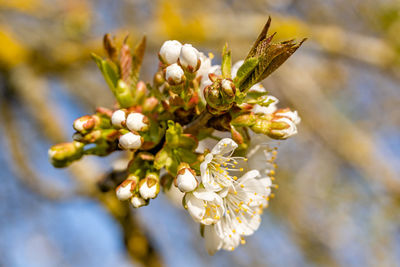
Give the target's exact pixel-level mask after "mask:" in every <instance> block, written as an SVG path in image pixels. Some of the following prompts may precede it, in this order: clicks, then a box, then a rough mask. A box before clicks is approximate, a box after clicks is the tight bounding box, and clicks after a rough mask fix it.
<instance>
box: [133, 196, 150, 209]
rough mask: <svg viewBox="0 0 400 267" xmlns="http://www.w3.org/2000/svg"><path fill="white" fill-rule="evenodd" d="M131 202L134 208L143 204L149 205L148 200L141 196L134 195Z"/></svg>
mask: <svg viewBox="0 0 400 267" xmlns="http://www.w3.org/2000/svg"><path fill="white" fill-rule="evenodd" d="M131 204H132V206H133V207H134V208H140V207H142V206H145V205H147V201H146V200H144V199H143V198H141V197H140V196H133V197H132V198H131Z"/></svg>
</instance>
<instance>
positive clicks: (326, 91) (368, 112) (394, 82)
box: [0, 0, 400, 267]
mask: <svg viewBox="0 0 400 267" xmlns="http://www.w3.org/2000/svg"><path fill="white" fill-rule="evenodd" d="M268 15H271V17H272V31H277V32H278V34H277V36H276V37H277V40H283V39H291V38H297V39H300V38H303V37H308V38H309V40H308V41H307V42H306V43H305V44H304V45H303V46H302V47H301V48H300V49H299V50H298V51H297V52H296V53H295V54H294V55H293V56H292V57H291V58H290V59H289V60H288V61H287V62H286V63H285V64H284V65H283V66H282V67H281V68H279V69H278V70H277V71H276V72H275V73H274V74H273V75H272V76H270V77H269V78H268V79H267V80H266V81H265V82H264V86H265V87H266V88H267V89H268V90H269V91H270V93H271V94H272V95H274V96H277V97H278V98H279V99H280V100H281V103H280V105H281V106H282V107H285V106H289V107H291V108H293V109H296V110H298V111H299V114H300V116H301V117H302V124H301V125H300V128H299V134H298V135H297V136H295V137H293V138H291V139H290V140H288V141H285V142H282V143H281V144H280V147H279V153H278V160H277V163H278V170H277V174H276V176H277V184H279V190H277V191H276V192H275V195H276V197H275V198H274V199H273V200H272V201H271V203H270V207H269V208H268V209H267V210H266V211H265V213H264V215H263V222H262V224H261V227H260V229H259V230H258V231H257V232H256V233H255V234H254V235H253V236H251V237H249V238H248V240H247V244H246V245H244V246H240V247H239V248H238V249H237V250H235V251H234V252H225V251H221V252H219V253H217V254H216V255H215V256H212V257H211V256H208V254H207V253H206V251H205V249H204V242H203V240H202V238H201V237H200V235H199V232H198V225H197V224H195V223H194V222H193V221H192V220H191V218H190V216H188V214H187V213H186V212H185V211H184V210H182V209H181V207H180V206H179V205H176V204H174V201H170V198H168V197H167V196H165V195H164V194H160V195H159V197H158V198H157V199H156V200H153V201H152V202H151V205H149V206H147V207H144V208H140V209H139V210H135V211H133V210H131V209H130V208H129V206H128V205H126V203H122V202H119V201H117V200H116V198H115V196H114V192H112V191H110V192H101V191H100V190H99V187H98V186H97V183H98V181H101V180H102V179H104V177H105V176H107V175H109V174H110V171H111V169H112V168H111V166H112V165H116V164H117V163H118V159H119V158H120V157H121V156H123V155H122V154H118V153H116V154H113V155H111V157H107V158H101V159H98V158H95V157H86V158H85V159H84V160H83V161H81V162H79V163H74V164H73V165H72V166H71V167H70V168H67V169H62V170H59V169H54V168H53V167H52V166H51V165H50V163H49V162H48V159H47V149H48V148H49V147H50V146H51V145H52V144H55V143H58V142H63V141H68V140H71V135H72V133H73V129H72V122H73V120H74V119H75V118H76V117H79V116H82V115H85V114H91V113H93V112H94V109H95V107H97V106H105V107H112V105H113V97H112V94H111V93H110V92H109V91H108V88H107V86H106V83H105V82H104V81H103V78H102V77H101V74H100V71H98V70H97V67H96V65H95V63H94V62H92V61H91V59H90V52H96V53H98V54H101V55H104V53H103V51H102V47H101V46H102V36H103V35H104V34H105V33H107V32H110V33H112V34H114V35H116V36H118V37H119V39H122V38H123V37H124V36H125V35H126V34H128V33H129V38H130V39H129V40H130V41H131V42H132V43H133V42H137V41H138V40H139V39H140V38H141V36H142V35H143V34H146V35H147V38H148V39H147V40H148V47H147V52H146V56H145V62H144V68H143V69H142V79H144V80H149V79H151V78H152V75H153V73H154V71H155V70H156V69H157V52H158V49H159V47H160V46H161V44H162V43H163V41H165V40H168V39H177V40H179V41H181V42H183V43H184V42H188V43H191V44H193V45H194V46H195V47H196V48H198V49H199V50H202V51H203V52H206V53H207V52H212V53H214V55H215V56H216V57H215V59H214V64H217V63H219V62H220V57H219V54H220V52H221V49H222V46H223V45H224V43H225V42H228V43H229V45H230V48H231V49H232V52H233V59H234V61H236V60H239V59H242V58H243V57H245V55H246V54H247V52H248V49H249V48H250V46H251V44H252V42H253V41H254V40H255V39H256V37H257V35H258V33H259V32H260V31H261V29H262V26H263V25H264V23H265V22H266V20H267V18H268ZM399 33H400V2H399V1H397V0H380V1H376V0H352V1H344V0H326V1H319V0H301V1H300V0H246V1H240V0H224V1H215V0H203V1H186V0H157V1H145V0H118V1H117V0H114V1H112V0H97V1H95V0H68V1H64V0H0V93H1V98H0V108H1V110H0V182H1V186H0V266H7V267H18V266H24V267H25V266H29V267H31V266H32V267H36V266H38V267H39V266H40V267H46V266H85V267H86V266H96V267H102V266H188V265H190V266H206V265H207V266H399V265H400V212H399V208H400V175H399V172H400V161H399V158H400V85H399V82H400V60H399V59H400V57H399V56H400V34H399ZM115 161H117V163H115ZM116 167H118V166H116Z"/></svg>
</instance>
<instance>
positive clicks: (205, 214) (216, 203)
mask: <svg viewBox="0 0 400 267" xmlns="http://www.w3.org/2000/svg"><path fill="white" fill-rule="evenodd" d="M183 203H184V207H185V208H186V209H187V210H188V211H189V214H190V215H191V216H192V218H193V220H195V221H196V222H199V223H202V224H204V225H210V224H213V223H216V222H218V221H219V220H220V219H221V216H222V214H223V213H224V208H223V206H222V204H223V202H222V198H221V197H220V196H219V195H218V194H217V193H215V192H212V191H208V190H207V189H205V188H200V187H199V188H197V189H196V190H194V191H192V192H189V193H186V194H185V196H184V198H183Z"/></svg>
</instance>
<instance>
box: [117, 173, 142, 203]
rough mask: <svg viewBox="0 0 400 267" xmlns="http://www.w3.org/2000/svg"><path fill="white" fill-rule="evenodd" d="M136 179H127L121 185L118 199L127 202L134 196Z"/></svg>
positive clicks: (118, 188) (118, 189)
mask: <svg viewBox="0 0 400 267" xmlns="http://www.w3.org/2000/svg"><path fill="white" fill-rule="evenodd" d="M136 183H137V180H136V179H130V178H128V179H126V180H125V181H124V182H122V184H120V185H119V186H118V187H117V189H116V193H117V198H118V199H119V200H127V199H129V198H131V197H132V196H133V191H134V190H135V188H136Z"/></svg>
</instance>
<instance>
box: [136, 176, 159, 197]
mask: <svg viewBox="0 0 400 267" xmlns="http://www.w3.org/2000/svg"><path fill="white" fill-rule="evenodd" d="M159 192H160V183H159V182H158V181H157V180H156V179H153V178H146V179H143V180H141V181H140V183H139V193H140V196H141V197H142V198H143V199H149V198H155V197H156V196H157V195H158V193H159Z"/></svg>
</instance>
